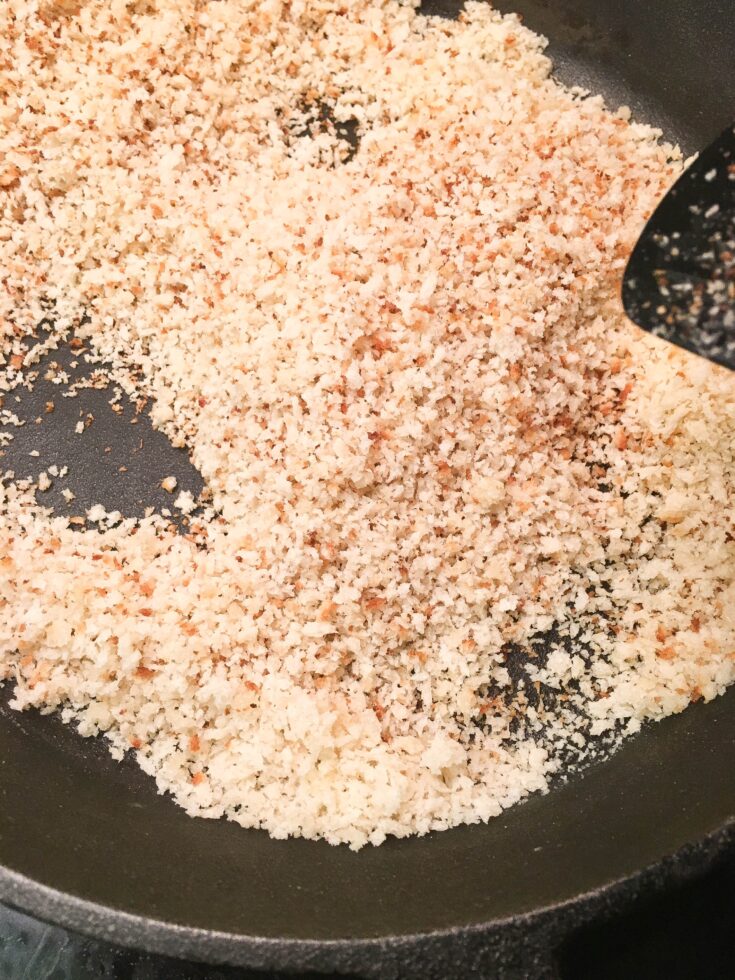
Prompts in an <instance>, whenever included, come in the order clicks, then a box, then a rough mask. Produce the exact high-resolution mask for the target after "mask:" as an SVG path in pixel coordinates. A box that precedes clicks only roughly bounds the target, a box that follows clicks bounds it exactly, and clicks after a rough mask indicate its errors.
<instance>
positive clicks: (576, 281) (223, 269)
mask: <svg viewBox="0 0 735 980" xmlns="http://www.w3.org/2000/svg"><path fill="white" fill-rule="evenodd" d="M0 35H1V36H2V38H3V53H2V55H0V86H1V87H2V92H3V96H4V98H3V101H2V104H1V105H0V270H1V275H2V277H3V291H2V294H1V295H0V329H1V330H2V351H3V357H2V359H1V360H2V369H1V370H2V382H1V384H2V387H3V388H4V389H5V391H6V411H7V410H8V405H9V404H10V402H9V401H8V399H9V397H10V395H11V393H12V389H13V388H14V387H15V386H16V385H18V384H22V383H23V371H24V369H25V368H27V367H28V366H29V365H31V364H32V363H33V360H34V358H35V357H36V356H37V355H38V352H39V350H41V348H42V347H44V346H45V348H48V347H49V346H50V345H51V346H52V345H53V344H56V343H62V342H64V341H65V340H68V339H69V338H70V337H71V336H72V335H75V336H76V337H77V338H81V339H83V340H84V342H85V343H86V344H91V345H92V347H93V349H94V350H95V352H96V354H97V356H98V357H99V358H100V360H101V361H106V362H107V363H108V364H110V365H111V366H112V369H113V371H114V372H115V375H114V376H115V378H116V380H117V382H118V383H119V384H121V385H122V386H123V387H124V388H125V389H126V391H127V392H128V393H129V394H130V395H131V396H133V397H140V396H146V397H148V398H150V399H151V400H152V403H153V404H154V408H153V419H154V422H155V424H156V426H158V427H159V428H161V429H163V430H164V431H165V432H166V433H167V434H168V436H169V437H170V438H171V440H172V441H173V442H174V444H176V445H186V446H187V447H188V448H189V449H190V452H191V457H192V460H193V462H194V464H195V465H196V467H197V468H198V469H199V470H200V472H201V474H202V475H203V477H204V479H205V480H206V483H207V485H208V487H209V489H210V491H211V505H207V506H206V507H203V508H202V509H201V511H200V512H199V516H197V513H196V512H195V513H193V514H192V516H191V519H190V520H191V524H190V527H189V529H188V531H187V533H185V534H178V533H175V532H174V531H172V530H171V528H170V527H169V526H168V525H167V523H166V521H165V520H163V519H162V518H161V517H159V516H156V515H153V516H150V517H148V518H145V519H142V520H133V519H125V520H119V517H120V515H115V520H110V521H109V522H107V523H105V522H104V520H103V521H102V522H101V524H98V525H97V527H98V528H101V529H89V530H79V529H78V526H74V525H71V524H70V522H69V519H67V518H64V517H59V516H54V514H53V513H52V512H51V511H49V510H48V509H45V508H43V507H42V506H40V505H39V504H38V503H36V500H35V498H34V495H33V492H32V490H29V489H28V488H24V487H23V486H18V485H17V484H16V483H14V481H13V479H12V477H11V475H9V474H6V478H5V480H4V483H3V489H2V500H1V502H0V568H1V569H2V576H1V579H0V676H4V677H6V678H7V680H8V681H9V682H10V683H11V684H13V685H15V699H14V701H13V704H14V706H15V707H17V708H26V707H27V706H29V705H35V706H38V707H40V708H41V709H42V710H44V711H50V710H53V709H57V708H59V709H61V712H62V716H63V717H64V718H65V719H66V720H70V721H71V720H73V721H74V723H75V724H77V725H78V726H79V730H80V731H81V732H82V734H85V735H89V734H93V733H97V732H104V733H105V734H106V737H107V738H108V739H109V741H110V744H111V747H112V751H113V753H114V754H115V755H116V756H118V757H119V756H120V755H121V754H122V753H123V752H125V751H127V750H130V749H131V748H132V750H134V752H135V754H136V757H137V759H138V761H139V763H140V765H141V766H142V768H143V769H144V770H145V771H146V772H148V773H151V774H152V775H154V776H155V778H156V780H157V783H158V786H159V787H160V789H161V790H168V791H170V792H171V793H172V794H173V795H174V797H175V798H176V800H177V801H178V802H179V803H180V804H181V805H182V806H183V807H185V808H186V810H187V811H188V812H189V813H192V814H197V815H200V816H209V817H218V816H221V815H223V814H224V815H226V816H228V817H230V818H231V819H233V820H236V821H237V822H239V823H241V824H242V825H244V826H248V827H264V828H266V829H267V830H268V831H269V832H270V833H271V834H273V835H274V836H277V837H283V836H286V835H289V834H298V835H302V836H305V837H324V838H326V839H327V840H328V841H330V842H332V843H337V842H343V841H344V842H348V843H349V844H350V845H352V846H353V847H360V846H361V845H363V844H365V843H366V842H368V841H369V842H372V843H379V842H380V841H382V840H383V839H384V838H385V837H386V835H388V834H394V835H397V836H403V835H406V834H412V833H425V832H426V831H428V830H431V829H438V828H444V827H449V826H451V825H454V824H458V823H467V822H473V821H478V820H485V819H487V818H488V817H491V816H493V815H494V814H497V813H499V812H500V810H501V809H502V808H503V807H507V806H509V805H510V804H512V803H515V802H516V801H517V800H519V799H521V798H522V797H523V796H524V795H526V794H527V793H529V792H531V791H534V790H543V789H544V788H545V787H546V786H547V784H548V781H549V778H550V776H551V775H552V774H553V773H555V772H558V771H559V770H560V768H561V767H562V766H564V767H567V766H569V765H571V764H573V763H575V762H577V763H578V762H580V761H582V760H584V759H585V758H587V757H589V756H590V755H591V753H592V752H593V751H594V748H595V746H597V745H599V744H600V741H602V742H603V743H605V744H606V745H610V744H615V743H616V742H617V741H618V740H619V739H620V738H622V737H623V736H625V735H626V734H628V733H630V732H634V731H637V730H638V729H639V728H640V725H641V722H642V721H643V720H644V719H648V718H660V717H663V716H664V715H668V714H670V713H672V712H677V711H680V710H681V709H683V708H684V707H685V706H686V705H687V704H689V702H690V701H693V700H697V699H698V698H705V699H709V698H712V697H714V696H715V695H717V694H718V693H720V692H722V691H723V689H724V688H725V686H726V685H727V684H728V683H730V682H731V681H732V680H733V679H735V659H734V656H733V650H735V612H734V610H735V561H734V558H735V549H734V544H733V536H732V533H731V532H732V513H733V501H734V499H735V485H734V476H735V459H734V454H735V385H734V383H733V381H732V380H731V378H730V376H728V375H725V374H724V373H723V372H719V371H717V370H716V369H714V368H712V367H710V366H708V364H706V363H704V362H702V361H699V360H697V359H694V358H691V357H689V356H686V355H683V354H681V353H679V352H677V351H676V350H674V349H672V348H669V347H667V346H664V345H663V344H662V343H660V342H656V341H652V340H650V339H647V338H646V337H644V336H642V335H641V334H640V333H639V332H638V331H637V330H636V329H635V328H633V327H632V326H631V325H630V324H629V323H627V322H626V321H625V319H624V318H623V316H622V315H621V310H620V304H619V300H618V292H619V283H620V277H621V272H622V269H623V266H624V263H625V259H626V256H627V255H628V253H629V250H630V249H631V247H632V245H633V243H634V241H635V238H636V236H637V234H638V232H639V230H640V228H641V225H642V221H643V220H644V218H645V217H646V216H647V215H648V214H649V213H650V212H651V210H652V209H653V207H654V205H655V203H656V202H657V200H658V199H659V197H660V195H661V194H662V192H663V190H664V189H665V188H666V187H667V186H668V185H669V184H670V183H671V181H672V180H673V178H674V177H675V176H676V174H677V173H678V172H679V171H680V169H681V163H680V159H679V154H678V151H677V150H675V149H674V148H672V147H671V146H668V145H665V144H662V143H661V142H659V134H658V133H657V132H655V131H653V130H652V129H650V128H648V127H647V126H643V125H639V124H636V123H633V122H631V121H630V119H629V113H628V112H627V111H625V110H620V111H618V112H611V111H609V110H607V109H606V108H605V107H604V105H603V102H602V100H601V99H599V98H593V97H587V96H586V95H585V94H584V93H582V92H571V91H569V90H567V89H565V88H563V87H562V86H561V85H559V84H558V83H557V82H556V81H554V80H553V79H552V78H551V77H550V63H549V61H548V59H547V58H546V57H545V56H544V54H543V48H544V41H543V39H542V38H539V37H537V36H535V35H534V34H532V33H530V32H529V31H528V30H526V29H524V28H523V27H522V26H521V24H520V21H519V19H517V18H516V17H501V16H500V15H499V14H497V13H496V12H494V11H493V10H492V9H490V8H489V7H488V6H486V5H485V4H483V3H469V4H468V5H467V7H466V10H465V12H464V14H463V15H462V16H461V17H460V20H459V21H458V22H452V21H446V20H442V19H439V18H434V17H425V16H422V15H421V14H420V13H418V12H417V11H416V10H415V9H414V8H413V6H412V5H411V4H410V3H399V2H395V0H309V2H306V0H290V2H288V0H219V2H216V3H215V2H209V0H105V2H103V0H5V2H3V3H2V4H0ZM349 132H354V134H355V135H356V139H357V143H358V148H357V152H354V150H353V147H352V146H351V145H350V143H349V142H348V140H347V138H346V134H347V133H349ZM44 316H50V317H51V318H52V319H53V322H54V328H53V332H52V336H51V338H50V339H49V338H46V339H45V340H44V341H43V344H41V345H39V346H37V347H36V348H34V349H32V350H30V351H29V352H27V353H24V352H25V351H27V347H24V346H23V343H22V335H23V334H24V333H26V332H28V331H32V330H34V329H35V328H36V326H37V324H38V323H39V322H40V321H41V320H42V319H43V317H44ZM39 499H40V498H39ZM194 504H195V502H194V501H191V500H190V499H189V500H184V501H183V504H182V507H183V508H184V509H185V510H191V509H192V507H193V506H194ZM99 517H100V515H99V514H95V515H94V519H96V520H99Z"/></svg>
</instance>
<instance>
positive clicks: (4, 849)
mask: <svg viewBox="0 0 735 980" xmlns="http://www.w3.org/2000/svg"><path fill="white" fill-rule="evenodd" d="M498 6H499V7H501V9H503V10H508V9H515V10H518V11H520V12H521V13H523V14H524V15H525V20H526V23H527V24H528V25H529V26H530V27H532V28H534V29H535V30H538V31H541V32H543V33H545V34H547V35H548V36H549V37H550V38H551V41H552V44H551V48H550V50H551V53H552V55H553V56H554V58H555V59H556V62H557V65H558V75H559V76H560V77H561V78H562V79H563V80H565V81H567V82H575V83H579V84H582V85H586V86H589V87H590V88H592V89H594V90H597V91H601V92H603V93H604V94H605V95H606V96H607V97H608V99H609V100H610V102H611V103H620V102H627V103H628V104H630V105H631V106H632V108H633V109H634V111H635V112H636V114H637V116H638V118H640V119H645V120H650V121H652V122H655V123H658V124H659V125H661V126H663V127H664V129H665V130H666V132H667V134H668V135H669V136H670V137H675V138H678V139H680V140H681V143H682V146H683V147H684V149H685V150H686V151H692V150H695V149H697V148H698V147H700V146H704V145H706V144H707V143H708V142H709V140H711V139H712V138H713V137H714V136H715V135H716V134H717V133H718V132H720V131H721V130H722V129H723V128H724V127H725V125H726V124H727V123H728V122H730V121H731V120H732V118H735V71H733V60H732V58H733V56H732V52H733V50H735V5H733V3H732V0H646V2H645V3H641V2H640V0H607V2H603V0H508V2H499V3H498ZM457 8H458V4H457V3H455V2H433V3H427V4H425V9H426V10H427V11H429V12H438V13H442V14H446V15H449V14H453V13H456V10H457ZM42 387H43V386H39V388H38V389H37V391H36V393H34V395H33V396H32V398H35V399H37V402H38V403H41V402H42V401H43V399H44V393H43V390H42ZM80 397H83V398H84V399H86V401H84V402H80V401H77V402H76V404H75V403H74V401H73V400H66V402H65V404H66V406H70V407H65V408H64V409H63V411H62V410H61V408H60V409H59V410H57V412H55V413H54V414H53V415H52V416H49V420H50V421H49V422H48V425H49V426H52V427H51V428H48V427H47V425H46V424H44V425H40V426H37V427H35V428H34V427H32V426H26V427H24V429H22V430H19V434H20V433H23V438H24V439H29V438H32V439H36V440H37V441H38V448H39V449H40V450H42V452H41V456H40V457H39V459H38V460H36V461H35V462H36V463H37V464H40V465H38V469H41V468H43V467H45V466H48V465H50V464H51V463H53V462H54V461H58V462H59V463H64V462H70V463H71V466H72V469H73V470H74V469H76V471H77V472H84V473H85V474H86V486H84V487H81V488H80V496H81V497H82V498H83V499H81V500H80V503H81V504H82V505H86V506H89V505H90V504H91V503H94V502H101V503H103V504H105V505H106V506H108V507H113V506H117V507H118V508H119V509H121V510H123V511H124V512H126V513H137V512H138V509H139V507H140V506H141V505H143V504H148V503H156V504H159V505H160V504H161V503H162V501H161V500H159V499H157V498H156V493H155V492H153V491H152V490H151V488H153V487H156V486H157V485H158V482H159V481H160V479H161V478H162V477H163V476H165V475H168V474H170V473H175V474H176V475H177V476H178V477H179V482H180V484H181V485H182V486H185V487H190V488H192V489H196V488H197V486H196V483H197V479H198V477H197V475H196V474H195V473H194V472H193V470H192V468H191V466H190V465H189V464H188V462H187V460H186V458H185V456H184V455H183V454H182V453H180V452H177V451H175V450H173V449H171V447H170V446H169V445H168V444H167V443H166V440H164V439H162V438H161V437H159V436H157V435H156V434H154V433H152V432H151V430H150V426H149V425H148V424H147V423H146V422H145V420H142V421H141V422H140V424H139V425H138V426H135V427H131V426H129V425H128V424H127V423H125V424H123V422H121V421H120V418H119V417H118V416H116V415H114V414H113V413H112V411H111V410H110V409H109V406H107V401H108V399H109V397H110V392H109V391H107V392H104V391H101V392H99V391H90V392H84V393H83V395H82V396H80ZM82 404H83V405H85V406H89V410H90V411H93V412H94V414H95V415H96V422H95V425H94V426H92V427H91V428H90V430H89V433H90V437H89V438H90V440H92V441H91V442H88V443H87V442H84V440H82V441H81V443H80V440H79V439H77V441H76V442H75V441H74V439H73V436H69V435H68V434H67V431H68V429H69V428H70V426H69V422H68V419H67V422H66V424H64V417H63V416H64V412H67V413H74V417H75V418H76V417H78V416H77V415H76V413H77V412H78V410H79V408H80V407H82ZM31 409H33V406H31ZM71 417H72V416H71V414H70V415H69V418H71ZM54 426H56V428H53V427H54ZM94 433H96V434H94ZM130 433H136V440H139V438H142V439H143V442H144V448H143V450H141V451H139V452H137V454H134V453H133V452H132V450H133V449H134V448H137V446H138V442H136V443H135V444H134V445H132V444H131V439H132V435H130ZM93 434H94V435H93ZM94 440H96V442H95V441H94ZM126 440H127V443H126ZM82 444H83V448H81V449H80V445H82ZM108 446H109V447H110V452H109V453H107V454H105V453H104V450H105V449H106V448H107V447H108ZM27 448H28V447H27V446H26V450H27ZM19 451H20V450H19ZM95 451H96V452H97V454H98V455H97V456H94V452H95ZM90 454H92V455H91V456H90ZM90 460H91V461H90ZM123 463H124V464H125V465H127V466H128V473H127V474H126V475H125V479H123V480H121V479H120V478H119V474H118V473H117V468H118V466H119V465H121V464H123ZM84 498H87V499H88V500H89V503H86V499H84ZM5 700H7V693H6V694H5ZM734 721H735V690H731V691H730V692H729V693H728V694H727V695H726V696H725V697H723V698H720V699H719V700H717V701H715V702H713V703H711V704H709V705H702V704H698V705H694V706H693V707H691V708H690V709H688V710H687V711H686V712H684V713H683V714H682V715H679V716H677V717H675V718H671V719H668V720H667V721H665V722H663V723H661V724H660V725H656V726H652V727H650V728H649V729H647V730H646V731H645V732H644V733H643V734H641V735H640V736H638V737H637V738H634V739H632V740H631V741H629V742H628V743H627V744H626V745H625V746H624V747H623V748H622V749H621V750H620V751H619V752H618V753H617V754H616V755H615V756H614V757H613V758H612V759H611V760H610V761H608V762H606V763H604V764H598V765H595V766H593V767H591V768H590V769H588V770H587V771H586V772H585V773H584V774H582V775H581V776H575V777H573V778H572V779H570V780H569V782H568V783H567V784H566V785H562V786H559V787H557V788H555V789H554V790H553V791H552V792H551V793H550V794H549V795H547V796H543V797H542V796H536V797H534V798H532V799H530V800H528V801H527V802H525V803H523V804H521V805H520V806H517V807H515V808H514V809H512V810H510V811H508V812H506V813H505V814H504V815H503V816H501V817H499V818H497V819H495V820H492V821H491V822H490V823H489V824H487V825H483V826H474V827H462V828H458V829H456V830H452V831H448V832H445V833H441V834H432V835H430V836H428V837H425V838H421V839H409V840H403V841H396V840H391V841H388V842H387V843H386V844H384V845H383V846H382V847H380V848H377V849H373V848H366V849H364V850H362V851H361V852H359V853H357V854H354V853H352V852H350V851H349V850H347V849H346V848H331V847H329V846H328V845H326V844H324V843H321V842H312V841H304V840H287V841H274V840H271V839H270V838H269V837H268V836H267V835H266V834H265V833H263V832H260V831H246V830H243V829H241V828H239V827H237V826H236V825H234V824H232V823H227V822H223V821H216V822H215V821H208V820H201V819H191V818H189V817H187V816H186V815H185V814H184V812H183V811H182V810H180V809H179V808H178V807H177V806H175V804H174V803H173V802H171V800H170V799H168V798H165V797H161V796H158V795H157V794H156V792H155V788H154V786H153V783H152V781H151V780H150V779H149V778H148V777H146V776H144V775H143V773H142V772H141V771H140V770H139V769H138V768H137V767H136V766H135V764H134V763H132V762H131V761H125V762H124V763H123V764H122V765H117V764H116V763H114V762H112V760H111V759H110V758H109V756H108V755H107V752H106V749H105V748H104V746H103V745H102V744H100V743H99V742H98V741H95V740H83V739H81V738H79V737H78V736H77V735H75V734H74V732H73V731H72V730H70V729H68V728H65V727H63V726H62V725H61V724H60V722H58V721H57V720H56V719H55V718H52V717H42V716H40V715H39V714H38V713H36V712H27V713H24V714H22V715H19V714H17V713H15V712H12V711H10V710H9V709H7V707H6V706H5V704H4V703H3V705H2V707H0V865H2V867H0V899H2V900H4V901H6V902H9V903H11V904H14V905H16V906H17V907H19V908H21V909H24V910H27V911H30V912H31V913H32V914H34V915H36V916H38V917H41V918H45V919H47V920H49V921H52V922H56V923H60V924H62V925H65V926H68V927H72V928H76V929H79V930H82V931H86V932H88V933H90V934H93V935H96V936H104V937H106V938H109V939H112V940H113V941H114V942H118V943H122V944H128V945H135V946H140V947H144V948H147V949H150V950H156V951H161V952H167V953H170V954H174V955H180V956H188V957H191V958H196V959H202V960H208V961H211V962H222V963H224V962H227V963H237V964H243V965H249V966H252V967H259V968H264V969H265V968H268V969H292V970H295V969H300V970H308V969H311V970H319V971H330V970H339V971H341V972H343V973H346V974H349V975H353V976H369V977H399V976H401V977H421V978H430V977H437V978H439V977H441V978H451V977H458V978H459V977H467V976H470V975H472V972H473V971H476V974H475V975H493V976H494V975H502V976H508V977H513V976H518V977H521V976H523V977H527V976H547V975H552V973H553V965H552V961H551V958H550V956H549V955H547V950H549V949H551V948H553V946H554V944H555V943H556V942H557V941H558V940H559V939H560V937H563V936H564V935H566V934H567V933H568V932H569V930H570V929H572V928H573V927H575V926H576V925H577V924H579V923H581V922H583V921H585V920H587V919H589V918H590V917H592V916H593V915H597V914H600V913H601V912H602V911H604V910H606V909H611V908H613V907H614V906H615V905H616V904H618V903H620V902H623V901H624V900H626V899H627V898H628V897H630V896H632V894H633V893H635V892H637V891H638V890H640V889H642V888H644V887H651V886H652V884H654V883H656V882H659V883H663V882H665V881H668V880H670V879H671V877H672V876H674V875H684V874H689V873H691V872H693V871H695V870H698V869H702V868H704V867H705V866H706V864H707V862H708V861H710V860H711V859H713V857H714V856H715V855H716V854H717V853H718V852H720V851H721V850H722V848H724V847H725V846H730V845H731V844H732V842H733V840H734V839H735V833H734V831H733V826H734V825H733V820H734V818H735V724H734Z"/></svg>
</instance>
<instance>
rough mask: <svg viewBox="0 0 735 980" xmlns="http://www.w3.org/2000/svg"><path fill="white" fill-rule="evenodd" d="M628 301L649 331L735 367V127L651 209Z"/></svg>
mask: <svg viewBox="0 0 735 980" xmlns="http://www.w3.org/2000/svg"><path fill="white" fill-rule="evenodd" d="M623 305H624V306H625V311H626V313H627V314H628V316H629V317H630V318H631V320H633V321H634V322H635V323H637V324H638V325H639V326H640V327H642V328H643V329H644V330H647V331H649V332H650V333H652V334H655V335H656V336H657V337H663V338H664V339H665V340H669V341H671V342H672V343H674V344H678V345H679V346H680V347H684V348H686V350H689V351H693V352H694V353H695V354H701V355H702V357H706V358H708V359H709V360H710V361H714V362H715V363H716V364H722V365H724V366H725V367H728V368H731V369H732V370H735V127H730V128H728V129H726V130H725V132H724V133H723V134H722V135H721V136H719V137H718V138H717V139H716V140H715V141H714V143H712V144H711V145H710V146H709V147H708V148H707V149H706V150H704V152H703V153H701V154H700V155H699V156H698V157H697V159H696V161H695V162H694V164H693V165H692V166H691V167H690V168H689V169H688V170H687V171H686V173H684V174H683V175H682V176H681V177H680V179H679V180H678V181H677V182H676V184H675V185H674V186H673V187H672V189H671V190H670V191H669V193H668V194H667V195H666V197H665V198H664V199H663V201H662V202H661V204H659V206H658V208H657V209H656V211H655V212H654V213H653V216H652V217H651V219H650V220H649V222H648V224H647V225H646V227H645V229H644V231H643V234H642V235H641V237H640V239H639V241H638V244H637V245H636V247H635V249H634V251H633V254H632V256H631V258H630V261H629V262H628V267H627V269H626V271H625V278H624V280H623Z"/></svg>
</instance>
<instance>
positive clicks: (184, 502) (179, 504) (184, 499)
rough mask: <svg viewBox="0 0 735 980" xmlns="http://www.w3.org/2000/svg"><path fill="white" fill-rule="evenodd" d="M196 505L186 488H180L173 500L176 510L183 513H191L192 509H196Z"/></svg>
mask: <svg viewBox="0 0 735 980" xmlns="http://www.w3.org/2000/svg"><path fill="white" fill-rule="evenodd" d="M196 506H197V505H196V501H195V500H194V498H193V497H192V495H191V493H190V492H189V491H188V490H182V491H181V493H180V494H179V495H178V497H177V498H176V500H174V507H176V509H177V510H180V511H183V513H184V514H191V512H192V511H193V510H196Z"/></svg>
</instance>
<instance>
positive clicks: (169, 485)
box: [161, 476, 178, 493]
mask: <svg viewBox="0 0 735 980" xmlns="http://www.w3.org/2000/svg"><path fill="white" fill-rule="evenodd" d="M177 483H178V481H177V479H176V477H175V476H167V477H165V478H164V479H163V480H161V486H162V487H163V489H164V490H166V491H167V492H168V493H173V492H174V490H175V489H176V485H177Z"/></svg>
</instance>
